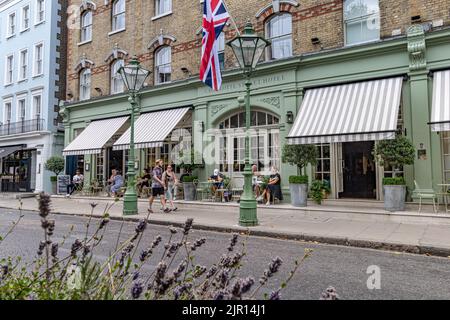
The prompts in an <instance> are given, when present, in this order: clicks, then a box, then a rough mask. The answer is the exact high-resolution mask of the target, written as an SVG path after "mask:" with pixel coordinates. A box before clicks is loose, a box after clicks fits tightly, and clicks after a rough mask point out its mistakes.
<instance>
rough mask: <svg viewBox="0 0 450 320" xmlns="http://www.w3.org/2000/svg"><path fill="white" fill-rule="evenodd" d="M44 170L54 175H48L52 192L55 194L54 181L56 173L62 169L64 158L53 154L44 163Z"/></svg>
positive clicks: (56, 178) (56, 176)
mask: <svg viewBox="0 0 450 320" xmlns="http://www.w3.org/2000/svg"><path fill="white" fill-rule="evenodd" d="M44 167H45V170H48V171H51V172H53V173H54V174H55V175H54V176H51V177H50V181H51V182H52V190H53V193H54V194H56V193H57V190H56V181H57V180H58V175H59V174H60V173H61V172H62V171H63V170H64V158H62V157H58V156H53V157H50V158H49V159H48V160H47V162H46V163H45V166H44Z"/></svg>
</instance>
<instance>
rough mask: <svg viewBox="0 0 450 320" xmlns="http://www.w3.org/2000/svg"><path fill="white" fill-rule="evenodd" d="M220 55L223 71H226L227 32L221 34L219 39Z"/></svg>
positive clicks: (218, 49)
mask: <svg viewBox="0 0 450 320" xmlns="http://www.w3.org/2000/svg"><path fill="white" fill-rule="evenodd" d="M217 43H218V48H217V51H218V55H219V63H220V67H221V69H222V70H224V69H225V47H226V44H225V43H226V40H225V32H223V31H222V32H221V33H220V35H219V39H218V42H217ZM220 56H222V57H223V61H220Z"/></svg>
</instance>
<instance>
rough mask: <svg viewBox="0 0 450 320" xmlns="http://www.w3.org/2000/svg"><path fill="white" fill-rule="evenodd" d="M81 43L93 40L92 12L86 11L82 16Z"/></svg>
mask: <svg viewBox="0 0 450 320" xmlns="http://www.w3.org/2000/svg"><path fill="white" fill-rule="evenodd" d="M80 40H81V42H86V41H91V40H92V11H90V10H88V11H85V12H84V13H83V14H82V15H81V39H80Z"/></svg>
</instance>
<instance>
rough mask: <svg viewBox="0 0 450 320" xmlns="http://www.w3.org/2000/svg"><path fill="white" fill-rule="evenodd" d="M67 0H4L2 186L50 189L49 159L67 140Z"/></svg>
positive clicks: (0, 24)
mask: <svg viewBox="0 0 450 320" xmlns="http://www.w3.org/2000/svg"><path fill="white" fill-rule="evenodd" d="M65 2H66V1H64V0H0V181H1V192H31V191H34V192H40V191H46V192H49V191H51V181H50V176H51V175H52V173H51V172H48V171H46V170H45V169H44V165H45V162H46V160H47V159H48V158H49V157H50V156H52V155H60V154H61V151H62V147H63V142H64V141H63V140H64V139H63V131H62V126H61V125H60V121H59V119H58V108H59V107H58V105H59V99H60V97H64V92H63V91H64V90H65V85H64V80H63V79H61V80H62V86H59V82H60V79H59V77H60V76H62V75H64V70H65V66H64V65H63V64H64V63H65V57H63V59H60V52H62V53H63V54H64V51H63V50H64V48H65V45H64V43H61V41H60V39H64V37H65V35H64V33H63V32H64V29H65V26H64V25H63V24H61V16H59V14H60V13H61V12H64V13H65V12H66V9H65V6H66V5H65V4H64V3H65ZM63 21H64V20H63ZM61 26H62V28H61ZM60 70H62V71H63V73H61V72H60Z"/></svg>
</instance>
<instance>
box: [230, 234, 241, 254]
mask: <svg viewBox="0 0 450 320" xmlns="http://www.w3.org/2000/svg"><path fill="white" fill-rule="evenodd" d="M238 238H239V235H238V234H237V233H233V236H232V237H231V240H230V246H229V247H228V251H229V252H231V251H233V250H234V247H235V246H236V244H237V241H238Z"/></svg>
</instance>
